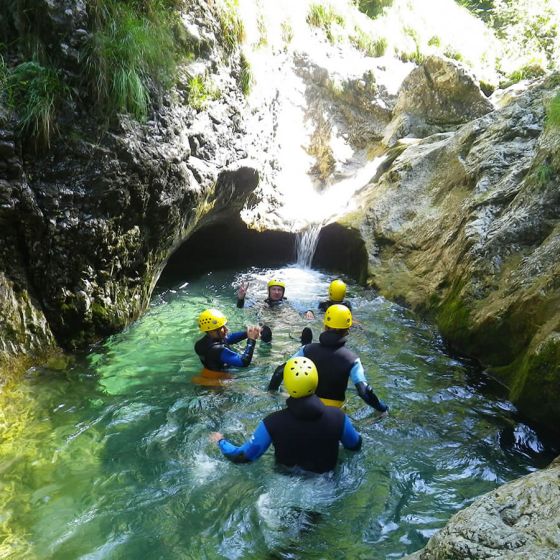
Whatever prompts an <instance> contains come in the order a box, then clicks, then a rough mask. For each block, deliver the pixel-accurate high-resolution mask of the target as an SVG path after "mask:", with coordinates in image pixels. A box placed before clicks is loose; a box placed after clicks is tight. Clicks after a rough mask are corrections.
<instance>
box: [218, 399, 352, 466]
mask: <svg viewBox="0 0 560 560" xmlns="http://www.w3.org/2000/svg"><path fill="white" fill-rule="evenodd" d="M286 404H287V408H285V409H284V410H280V411H278V412H274V413H272V414H270V415H268V416H267V417H266V418H265V419H264V420H263V421H262V422H260V423H259V425H258V426H257V429H256V430H255V432H254V434H253V435H252V437H251V439H250V440H249V441H247V442H246V443H244V444H243V445H241V446H239V447H237V446H235V445H233V444H232V443H230V442H229V441H227V440H226V439H222V440H220V441H219V442H218V445H219V447H220V450H221V451H222V453H223V454H224V455H225V456H226V457H228V458H229V459H231V460H232V461H233V462H235V463H247V462H250V461H255V460H257V459H258V458H259V457H260V456H261V455H262V454H263V453H264V452H265V451H266V450H267V449H268V447H269V446H270V444H271V443H272V444H273V445H274V456H275V458H276V462H277V463H279V464H281V465H284V466H287V467H299V468H301V469H304V470H306V471H311V472H315V473H324V472H327V471H330V470H333V469H334V468H335V466H336V461H337V459H338V445H339V442H340V443H342V445H343V446H344V447H345V448H346V449H349V450H351V451H358V450H359V449H360V447H361V445H362V437H361V436H360V434H359V433H358V432H357V431H356V430H355V428H354V426H353V425H352V422H351V421H350V419H349V418H348V416H346V414H344V413H343V412H342V411H341V410H339V409H337V408H333V407H330V406H325V405H324V404H323V403H322V402H321V400H320V399H319V398H318V397H317V396H315V395H310V396H309V397H303V398H300V399H294V398H292V397H290V398H289V399H288V400H287V401H286Z"/></svg>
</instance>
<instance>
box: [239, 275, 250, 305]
mask: <svg viewBox="0 0 560 560" xmlns="http://www.w3.org/2000/svg"><path fill="white" fill-rule="evenodd" d="M248 289H249V282H245V283H243V284H241V286H239V288H237V307H238V308H239V309H241V308H242V307H245V296H246V295H247V290H248Z"/></svg>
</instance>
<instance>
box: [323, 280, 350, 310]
mask: <svg viewBox="0 0 560 560" xmlns="http://www.w3.org/2000/svg"><path fill="white" fill-rule="evenodd" d="M345 296H346V284H345V283H344V282H343V281H342V280H333V281H332V282H331V283H330V284H329V299H328V300H326V301H321V302H319V309H320V310H321V311H323V312H325V311H326V310H327V309H328V308H329V307H330V306H331V305H337V304H340V305H345V306H346V307H348V309H350V311H352V304H351V303H350V302H349V301H344V298H345Z"/></svg>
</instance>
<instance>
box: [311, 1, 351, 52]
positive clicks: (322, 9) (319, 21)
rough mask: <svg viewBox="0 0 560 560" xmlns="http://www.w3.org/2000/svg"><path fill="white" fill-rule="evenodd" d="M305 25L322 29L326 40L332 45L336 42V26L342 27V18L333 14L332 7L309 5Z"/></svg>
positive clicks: (335, 13)
mask: <svg viewBox="0 0 560 560" xmlns="http://www.w3.org/2000/svg"><path fill="white" fill-rule="evenodd" d="M307 23H308V24H309V25H313V26H314V27H319V28H320V29H322V30H323V31H324V32H325V34H326V36H327V39H328V40H329V41H330V42H331V43H334V42H336V41H337V34H336V33H335V28H336V26H337V25H338V26H340V27H343V26H344V18H343V17H342V16H341V15H340V14H338V13H337V12H335V10H334V9H333V8H332V6H323V5H322V4H311V6H309V13H308V14H307Z"/></svg>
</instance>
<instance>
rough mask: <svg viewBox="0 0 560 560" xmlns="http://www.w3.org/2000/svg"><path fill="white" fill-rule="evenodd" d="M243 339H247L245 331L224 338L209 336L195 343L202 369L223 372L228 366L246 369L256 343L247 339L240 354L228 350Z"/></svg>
mask: <svg viewBox="0 0 560 560" xmlns="http://www.w3.org/2000/svg"><path fill="white" fill-rule="evenodd" d="M245 338H247V333H246V332H245V331H239V332H234V333H231V334H229V335H228V336H227V337H226V338H212V337H210V335H206V336H204V337H202V338H201V339H200V340H198V341H197V342H196V344H195V345H194V349H195V352H196V353H197V354H198V357H199V358H200V361H201V362H202V364H203V365H204V367H205V368H207V369H209V370H212V371H223V370H224V369H225V368H227V367H228V366H234V367H247V366H248V365H249V364H250V363H251V359H252V358H253V351H254V350H255V343H256V342H255V341H254V340H252V339H248V340H247V346H246V347H245V350H244V352H243V353H242V354H238V353H237V352H234V351H233V350H232V349H231V348H229V345H230V344H235V343H236V342H239V341H241V340H244V339H245Z"/></svg>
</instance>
